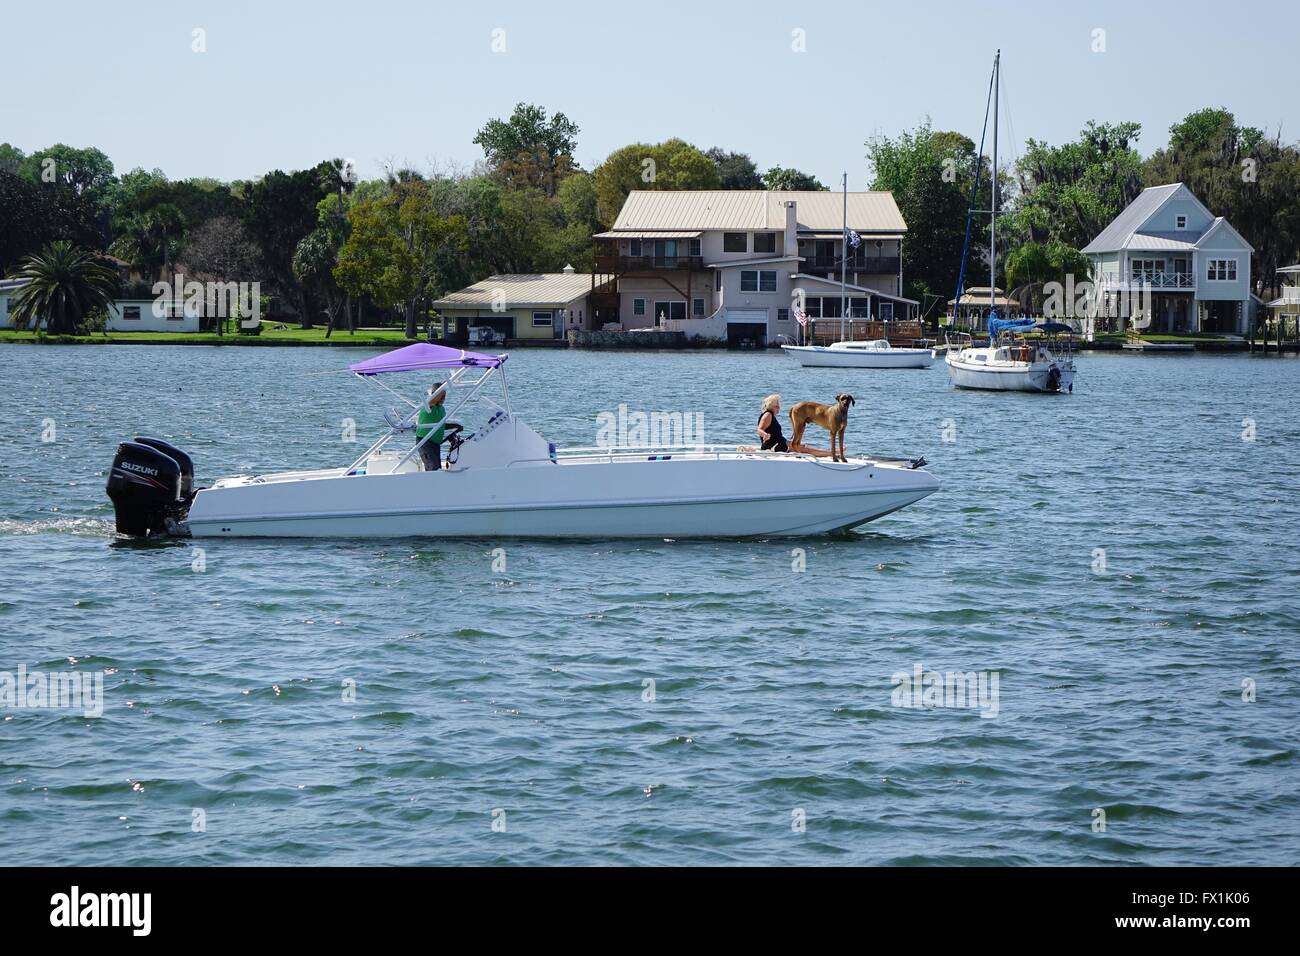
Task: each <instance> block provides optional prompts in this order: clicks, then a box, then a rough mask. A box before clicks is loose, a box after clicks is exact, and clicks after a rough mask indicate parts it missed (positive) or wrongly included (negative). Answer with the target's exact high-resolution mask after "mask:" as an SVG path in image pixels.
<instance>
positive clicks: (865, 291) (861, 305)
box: [591, 190, 918, 346]
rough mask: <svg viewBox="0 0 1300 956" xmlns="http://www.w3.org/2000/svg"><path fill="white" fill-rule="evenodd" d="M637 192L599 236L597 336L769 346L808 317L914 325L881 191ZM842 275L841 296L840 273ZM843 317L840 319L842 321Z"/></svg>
mask: <svg viewBox="0 0 1300 956" xmlns="http://www.w3.org/2000/svg"><path fill="white" fill-rule="evenodd" d="M847 201H848V228H849V229H850V230H852V231H853V232H855V233H856V234H857V236H858V238H859V241H858V242H857V243H856V245H854V244H852V243H850V244H849V249H848V258H847V260H845V259H844V258H843V257H844V252H845V250H844V247H845V242H844V232H843V225H844V216H845V213H844V203H845V196H844V194H843V193H838V192H825V191H780V190H633V191H632V192H631V193H630V194H629V195H628V197H627V200H626V201H625V202H624V204H623V208H622V209H621V210H620V212H619V214H618V218H617V219H616V220H615V222H614V225H613V227H612V228H611V229H610V230H609V231H608V232H602V233H599V234H597V235H596V237H595V238H596V239H597V240H600V241H601V242H602V243H603V249H602V251H601V252H600V253H599V254H598V255H597V257H596V270H595V272H596V275H595V276H593V280H592V281H593V289H594V288H595V286H598V285H600V284H601V283H602V282H604V283H606V285H605V288H606V292H605V293H603V294H601V293H595V294H593V295H592V297H591V307H592V309H593V310H595V311H596V314H597V316H598V317H599V324H598V325H597V327H601V326H602V325H604V324H605V323H609V322H617V323H618V325H619V326H621V327H622V328H623V329H624V330H631V329H643V328H659V329H666V330H670V331H682V332H685V333H686V334H687V336H689V337H697V336H704V337H709V338H720V339H726V340H728V341H729V342H737V341H743V342H749V343H752V344H755V345H759V346H761V345H765V344H768V343H771V342H774V341H776V340H777V337H778V336H784V337H785V338H786V339H790V340H793V339H795V338H797V337H798V335H799V323H798V322H797V321H796V319H795V317H794V311H793V309H794V306H795V305H796V303H799V302H802V303H803V308H804V310H805V311H806V312H807V313H808V315H809V317H810V318H811V319H812V320H814V321H818V320H822V321H827V320H833V321H834V322H835V323H836V324H838V323H839V322H840V320H841V318H859V319H877V320H885V321H888V320H893V319H907V318H915V317H916V315H917V311H918V303H917V302H916V300H914V299H908V298H906V297H905V296H903V294H902V291H903V271H902V243H903V238H904V236H905V235H906V233H907V224H906V223H905V222H904V221H903V216H902V214H901V213H900V212H899V210H898V205H897V203H895V202H894V197H893V195H892V194H890V193H888V192H852V193H849V194H848V197H847ZM841 264H843V267H844V272H845V275H846V282H845V287H844V290H843V296H841V289H840V272H841ZM846 313H847V315H846Z"/></svg>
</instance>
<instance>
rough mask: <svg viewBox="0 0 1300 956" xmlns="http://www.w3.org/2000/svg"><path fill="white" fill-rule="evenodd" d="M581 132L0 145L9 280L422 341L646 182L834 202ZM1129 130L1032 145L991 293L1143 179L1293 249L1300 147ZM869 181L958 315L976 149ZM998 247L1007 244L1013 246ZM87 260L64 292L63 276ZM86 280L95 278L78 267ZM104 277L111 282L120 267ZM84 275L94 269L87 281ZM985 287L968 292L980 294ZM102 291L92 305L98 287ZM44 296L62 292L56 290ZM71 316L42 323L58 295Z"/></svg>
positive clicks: (1009, 208)
mask: <svg viewBox="0 0 1300 956" xmlns="http://www.w3.org/2000/svg"><path fill="white" fill-rule="evenodd" d="M579 132H580V130H579V128H578V126H577V125H576V124H575V123H574V122H573V121H572V120H570V119H569V118H568V117H567V116H565V114H563V113H558V112H557V113H554V114H548V112H547V111H546V110H545V109H543V108H541V107H539V106H535V105H532V104H527V103H520V104H518V105H517V106H516V107H515V109H514V111H513V112H512V113H511V115H510V116H508V117H505V118H494V119H490V120H488V121H487V122H486V123H485V124H484V125H483V127H482V128H481V129H479V130H478V133H477V135H476V136H475V138H474V143H475V144H476V145H478V146H479V147H480V148H481V149H482V150H483V159H482V160H481V161H480V162H478V163H476V164H475V166H474V167H473V168H472V169H471V170H469V171H445V170H433V171H428V170H425V171H420V170H416V169H411V168H406V167H402V166H397V165H390V166H389V167H388V168H387V169H386V171H385V175H384V176H383V177H380V178H377V179H370V180H360V179H359V178H358V177H357V175H356V172H355V170H354V169H353V168H352V167H351V165H350V164H349V163H348V162H346V161H344V160H342V159H338V158H332V159H327V160H324V161H322V162H320V163H318V164H317V165H316V166H314V167H312V168H310V169H305V170H295V171H290V172H285V171H283V170H278V169H277V170H273V171H271V172H269V173H267V174H266V175H264V176H262V177H261V178H260V179H256V180H239V181H235V182H221V181H218V180H215V179H207V178H190V179H184V180H172V179H169V178H168V177H167V176H166V174H165V173H164V172H163V171H162V170H159V169H154V170H151V171H146V170H143V169H139V168H137V169H132V170H130V171H128V172H125V173H122V174H120V175H118V174H117V173H116V172H115V170H114V167H113V163H112V162H111V160H110V159H109V158H108V157H107V156H106V155H105V154H104V153H103V152H102V151H101V150H98V149H95V148H93V147H87V148H74V147H70V146H66V145H63V144H58V145H55V146H51V147H49V148H46V149H42V150H38V151H36V152H34V153H32V154H30V155H28V154H25V153H23V152H22V151H21V150H19V149H17V148H15V147H13V146H11V145H9V144H0V274H10V275H12V274H21V275H26V276H28V277H30V278H33V285H36V284H38V283H37V282H36V277H40V283H39V284H40V285H41V286H42V287H43V292H42V296H41V297H40V298H39V299H38V297H37V296H36V295H35V290H33V296H32V302H31V303H29V304H28V306H27V308H25V309H24V310H23V311H22V317H23V318H24V319H26V318H30V319H31V320H32V321H35V322H39V321H40V320H41V318H42V317H43V318H44V320H45V321H46V322H47V324H48V327H49V328H50V329H51V331H54V330H55V329H56V327H58V330H60V331H68V330H71V329H72V328H75V327H77V326H78V324H79V323H80V321H81V320H82V319H84V316H85V315H86V314H87V313H88V312H89V311H90V310H92V309H94V308H95V307H96V306H97V303H99V302H100V300H101V299H102V297H103V296H105V295H107V296H109V297H111V296H112V295H123V294H134V295H149V294H150V293H149V290H148V289H123V288H121V283H120V282H119V283H117V288H115V289H114V288H113V284H114V282H116V279H115V275H116V274H115V273H113V274H112V275H108V274H106V273H105V272H104V271H96V270H95V268H92V267H96V266H100V267H101V268H102V263H96V261H95V255H96V254H107V255H109V256H112V257H114V258H116V259H118V260H121V261H122V262H125V263H128V264H129V266H130V270H131V272H132V273H133V274H135V275H136V276H138V277H139V279H140V282H139V285H140V286H149V287H151V286H152V283H153V282H154V281H158V280H160V279H162V278H163V277H165V276H166V277H168V278H170V276H171V275H172V274H174V273H175V272H177V271H183V272H184V273H185V275H186V277H187V279H191V278H192V279H195V280H198V281H205V280H213V281H221V282H230V281H234V282H251V281H259V282H261V283H262V286H263V291H264V292H268V293H270V294H272V295H273V296H274V300H275V301H276V302H277V303H278V307H279V309H280V311H281V313H282V314H284V315H286V316H293V317H294V318H295V319H296V320H297V321H299V322H300V323H302V324H303V325H313V324H324V325H325V326H326V327H327V333H326V334H329V332H331V331H333V330H334V329H335V328H348V329H353V328H355V327H356V324H357V322H358V321H359V319H360V317H361V315H362V308H363V306H364V308H365V309H366V310H367V312H368V315H369V318H368V320H367V321H370V322H373V321H375V319H376V318H378V319H379V320H380V321H396V322H401V324H403V325H404V327H405V329H406V333H407V335H408V336H412V337H414V336H415V335H416V334H417V332H418V329H419V326H420V324H421V323H422V321H423V319H424V317H425V315H426V314H427V311H428V304H429V303H430V302H432V301H433V300H435V299H437V298H438V297H440V296H442V295H444V294H445V293H447V292H449V291H453V290H455V289H459V288H462V287H464V286H466V285H469V284H471V283H473V282H475V281H478V280H480V279H483V278H485V277H486V276H489V275H492V274H495V273H511V272H523V273H528V272H554V271H559V270H560V269H561V268H563V267H564V266H565V265H569V264H571V265H573V266H574V267H575V268H576V269H577V270H578V271H589V270H590V269H591V268H592V267H593V265H594V261H595V253H596V244H595V240H593V239H592V236H593V234H595V233H597V232H601V231H603V230H604V229H607V228H608V227H609V226H610V225H611V224H612V223H613V221H614V219H615V218H616V216H617V214H618V211H619V209H620V208H621V207H622V205H623V201H624V200H625V199H626V197H627V195H628V193H629V192H630V191H631V190H633V189H764V188H766V189H824V188H825V186H823V185H822V184H821V183H820V182H818V181H817V180H816V179H815V178H814V177H812V176H810V175H808V174H806V173H803V172H801V171H799V170H797V169H792V168H787V167H782V166H773V167H770V168H768V169H767V170H766V171H760V169H759V167H758V166H757V164H756V163H755V162H754V161H753V159H752V158H751V157H750V156H748V155H747V154H745V153H742V152H734V151H729V150H726V149H723V148H721V147H713V148H711V149H707V150H702V149H699V148H698V147H696V146H694V145H692V144H690V143H687V142H685V141H684V140H681V139H676V138H674V139H668V140H665V141H663V142H660V143H632V144H629V145H627V146H624V147H622V148H620V149H616V150H614V151H613V152H612V153H610V155H609V156H607V157H606V158H605V160H604V161H603V162H601V163H600V164H599V165H597V166H596V167H595V168H594V169H592V170H590V171H588V170H584V169H582V168H581V167H580V166H579V165H578V164H577V162H576V161H575V159H574V154H575V152H576V149H577V140H578V134H579ZM1140 132H1141V130H1140V127H1139V126H1138V125H1137V124H1135V123H1117V124H1095V123H1091V122H1090V123H1088V124H1087V125H1086V126H1085V128H1084V129H1083V131H1082V132H1081V134H1080V137H1079V139H1078V140H1076V141H1074V142H1070V143H1065V144H1062V145H1059V146H1052V145H1049V144H1046V143H1040V142H1037V141H1035V140H1030V141H1028V143H1027V144H1026V149H1025V153H1024V155H1023V156H1022V157H1021V158H1020V159H1019V160H1018V161H1017V162H1015V163H1014V164H1012V165H1011V166H1010V167H1008V168H1005V169H1002V170H999V172H998V180H997V188H998V190H999V197H1000V204H1001V206H1002V207H1003V208H1004V210H1005V215H1004V216H1003V217H1002V219H1001V221H1000V224H999V261H1000V266H1001V269H1002V271H1001V272H1000V274H999V280H1000V282H1001V283H1004V288H1005V287H1011V288H1015V287H1021V286H1032V285H1034V284H1035V283H1042V282H1045V281H1049V280H1051V279H1055V278H1059V277H1061V276H1063V275H1064V274H1066V273H1070V272H1073V273H1074V274H1075V275H1076V276H1080V275H1084V274H1086V272H1087V264H1086V261H1085V260H1084V258H1083V257H1082V255H1081V254H1080V253H1079V250H1080V249H1081V248H1082V247H1083V246H1084V245H1086V244H1087V242H1088V241H1089V240H1090V239H1091V238H1092V237H1093V236H1095V235H1096V234H1097V233H1098V232H1100V230H1101V229H1102V227H1104V226H1105V225H1106V223H1107V222H1109V221H1110V219H1111V218H1113V216H1114V215H1116V214H1117V213H1118V212H1119V211H1120V210H1121V209H1123V208H1124V206H1125V205H1127V204H1128V203H1129V202H1131V201H1132V199H1133V198H1134V197H1136V195H1137V194H1138V192H1140V191H1141V189H1142V187H1143V186H1144V185H1154V184H1157V183H1162V182H1173V181H1178V180H1181V181H1183V182H1186V183H1187V184H1188V186H1189V187H1190V188H1191V189H1192V190H1193V191H1194V192H1195V193H1196V194H1197V195H1198V196H1199V197H1200V198H1201V200H1202V201H1203V202H1205V203H1206V205H1207V206H1209V207H1210V209H1211V210H1212V211H1214V212H1215V213H1216V214H1218V215H1223V216H1226V217H1227V218H1228V219H1229V220H1230V221H1231V222H1232V223H1233V225H1234V226H1235V227H1236V228H1237V229H1238V230H1239V231H1240V232H1241V233H1242V235H1243V236H1245V238H1246V239H1247V240H1248V241H1249V242H1251V243H1252V245H1254V246H1255V248H1256V250H1257V252H1256V260H1255V261H1256V275H1257V276H1261V277H1264V278H1265V279H1266V280H1267V279H1268V278H1270V277H1271V275H1272V270H1273V269H1275V268H1276V267H1277V266H1278V265H1282V264H1285V261H1286V260H1289V259H1292V258H1294V257H1295V255H1296V252H1297V250H1298V249H1300V153H1298V152H1297V149H1296V147H1295V146H1293V145H1290V144H1285V143H1283V142H1281V140H1280V137H1279V136H1274V137H1272V138H1269V137H1268V136H1267V135H1265V134H1264V133H1263V132H1262V131H1260V130H1256V129H1252V128H1248V127H1241V126H1239V125H1238V124H1237V123H1236V121H1235V119H1234V117H1233V116H1232V114H1231V113H1229V112H1227V111H1226V110H1214V109H1209V110H1201V111H1199V112H1197V113H1193V114H1191V115H1190V116H1188V117H1187V118H1186V119H1185V120H1183V121H1182V122H1180V123H1178V124H1175V126H1174V127H1173V128H1172V129H1171V131H1170V143H1169V146H1168V147H1167V148H1165V149H1163V150H1159V151H1157V152H1156V153H1155V154H1153V155H1152V156H1150V157H1149V158H1147V159H1143V158H1142V157H1141V156H1140V155H1139V154H1138V152H1137V148H1136V142H1137V140H1138V137H1139V135H1140ZM866 149H867V153H866V159H867V161H868V163H869V168H870V171H871V175H872V176H873V177H874V178H873V181H872V184H871V188H873V189H885V190H890V191H891V192H892V193H893V194H894V197H895V199H896V200H897V202H898V205H899V207H900V209H901V211H902V213H903V216H904V218H905V219H906V220H907V223H908V226H909V231H908V236H907V239H906V241H905V242H904V243H903V275H904V280H905V283H906V285H905V293H906V294H908V295H909V296H911V297H913V298H917V299H920V300H922V301H923V302H926V303H930V304H935V303H938V302H942V301H945V300H946V299H947V298H948V297H949V296H951V294H952V292H953V291H954V289H955V285H956V277H957V273H958V269H959V266H960V260H961V258H962V250H963V247H964V246H965V245H966V212H967V209H968V208H969V206H970V204H971V188H972V185H973V184H974V182H975V178H976V176H978V177H979V181H980V183H981V186H980V191H979V195H977V196H976V198H975V208H976V209H988V208H989V205H988V204H989V203H990V202H991V190H992V188H993V183H992V182H991V179H992V177H991V171H990V169H989V164H988V160H987V159H986V158H984V157H981V156H978V155H977V153H978V148H977V147H976V145H975V144H974V143H973V142H972V141H971V140H970V139H969V138H968V137H966V136H964V135H962V134H960V133H955V132H944V131H937V130H934V129H932V128H931V127H930V125H929V124H928V123H924V124H922V125H920V126H918V127H917V128H915V129H913V130H908V131H905V132H903V133H901V134H900V135H898V136H896V137H877V138H875V139H873V140H871V141H869V142H868V143H867V144H866ZM977 222H978V223H979V226H978V227H977V228H976V229H975V230H974V231H973V232H972V241H971V242H970V243H969V248H968V249H967V274H968V276H970V277H972V278H973V277H975V276H979V275H981V274H982V270H983V269H984V268H987V266H985V265H981V263H986V262H987V255H988V248H987V245H988V241H987V238H988V230H987V217H983V218H982V219H979V220H977ZM1004 243H1005V246H1004ZM70 263H80V264H79V265H78V266H77V269H79V270H81V271H80V272H78V273H77V274H78V275H80V276H81V278H79V279H76V280H71V279H66V278H65V279H64V280H62V281H64V282H65V284H70V285H71V287H72V289H71V293H70V294H66V295H60V294H56V293H57V286H58V282H59V281H60V280H58V279H57V277H58V276H68V275H70V274H71V273H69V268H70V265H69V264H70ZM87 270H89V272H87ZM109 272H112V270H109ZM82 273H86V275H82ZM972 284H974V283H972ZM95 289H99V290H100V291H99V292H98V293H97V292H95V291H94V290H95ZM52 290H53V291H52ZM55 302H62V303H64V305H63V306H61V307H60V308H59V309H56V310H53V311H51V308H52V307H51V305H50V303H55Z"/></svg>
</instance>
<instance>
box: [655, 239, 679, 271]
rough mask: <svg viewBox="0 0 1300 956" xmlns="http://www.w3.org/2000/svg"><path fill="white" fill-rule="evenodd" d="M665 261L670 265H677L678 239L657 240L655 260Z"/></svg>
mask: <svg viewBox="0 0 1300 956" xmlns="http://www.w3.org/2000/svg"><path fill="white" fill-rule="evenodd" d="M661 259H662V260H663V261H664V262H665V263H666V264H668V265H676V264H677V240H676V239H656V240H655V260H656V261H658V260H661Z"/></svg>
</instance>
